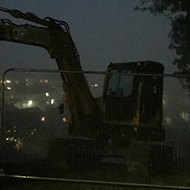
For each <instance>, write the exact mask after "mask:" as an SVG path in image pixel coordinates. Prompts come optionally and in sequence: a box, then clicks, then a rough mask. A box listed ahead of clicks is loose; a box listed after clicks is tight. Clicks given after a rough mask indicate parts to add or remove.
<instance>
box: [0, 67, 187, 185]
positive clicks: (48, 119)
mask: <svg viewBox="0 0 190 190" xmlns="http://www.w3.org/2000/svg"><path fill="white" fill-rule="evenodd" d="M75 74H81V73H75ZM105 74H106V73H104V72H84V75H85V76H86V78H87V81H88V84H89V88H90V91H91V93H92V94H93V96H94V97H95V99H96V101H97V102H98V105H100V108H101V109H100V110H103V113H104V112H105V111H106V109H107V111H108V112H109V113H111V111H110V110H112V111H113V113H112V116H111V117H109V119H105V118H103V121H104V124H99V125H98V124H97V121H98V122H99V120H98V116H97V117H96V118H95V119H93V120H94V122H95V125H94V123H93V122H91V121H89V119H88V118H87V119H88V120H85V119H86V118H85V117H84V118H83V116H84V115H79V116H80V117H82V118H79V119H80V122H81V121H83V120H85V123H88V124H89V123H90V125H91V126H89V128H90V130H89V128H87V127H88V126H87V127H86V128H84V129H83V131H82V132H78V131H80V130H79V129H80V128H79V129H77V127H76V126H77V125H79V124H78V123H77V122H76V121H75V123H74V122H73V123H74V124H73V123H71V124H70V123H69V122H70V120H71V119H72V118H71V115H70V111H69V109H68V108H67V107H66V106H65V108H64V112H63V110H62V107H61V106H60V105H63V103H64V101H65V92H64V91H63V90H62V89H63V87H62V80H61V77H60V72H59V71H54V70H33V69H10V70H8V71H6V72H5V74H4V76H3V85H2V86H3V87H2V97H1V98H2V106H1V112H2V114H1V116H2V118H1V124H2V125H1V168H2V169H3V171H4V173H2V174H1V175H2V177H3V181H4V185H6V189H8V184H10V183H9V181H13V184H14V181H15V179H20V180H19V182H18V181H16V184H17V185H18V187H20V188H21V187H22V188H21V189H23V187H24V188H28V187H29V184H31V182H29V181H32V183H36V185H35V187H37V184H41V185H42V186H44V188H46V189H48V188H50V189H51V188H53V187H51V185H50V182H53V185H55V183H56V185H55V187H54V188H59V187H63V186H62V184H64V187H65V189H68V188H70V189H72V188H73V189H77V188H79V185H81V189H96V188H99V189H106V188H108V187H109V189H110V188H113V189H114V188H116V189H119V188H120V189H125V188H135V189H142V188H145V189H146V188H147V189H164V188H165V189H189V188H190V175H189V172H190V161H189V160H190V159H189V158H190V155H189V154H190V148H189V143H190V136H189V134H190V128H189V124H190V110H189V105H190V100H189V91H188V89H187V88H184V84H188V83H186V82H187V81H188V80H187V79H188V76H186V77H182V76H178V77H177V76H174V75H154V76H143V77H147V78H148V81H150V79H151V78H156V77H158V78H161V79H163V81H164V82H163V84H164V85H163V89H162V88H160V85H162V84H160V83H159V85H158V84H156V85H158V89H157V90H155V84H152V86H151V87H152V89H153V94H154V95H155V94H156V93H157V92H158V91H159V90H160V91H161V92H162V93H161V94H160V95H159V94H157V95H158V97H160V98H161V107H159V105H157V104H158V103H159V99H156V101H152V99H151V98H150V96H148V97H147V96H145V97H146V98H145V99H146V100H142V97H143V94H142V93H143V91H142V93H141V92H140V89H143V87H141V88H140V87H138V89H139V90H137V92H136V93H137V94H136V95H135V97H136V104H135V103H134V104H132V105H130V104H131V102H132V100H131V99H130V101H128V106H127V108H126V109H125V108H122V106H123V105H124V103H125V102H124V101H123V100H124V99H122V100H121V99H117V101H116V100H115V99H113V98H110V99H109V98H108V96H107V94H106V93H108V90H107V91H106V93H103V88H104V87H106V85H105V86H104V87H103V84H104V78H105ZM131 76H133V77H134V76H136V75H135V74H131V75H128V77H129V78H130V77H131ZM137 76H139V77H142V76H140V75H137ZM150 77H151V78H150ZM152 82H155V81H152ZM139 84H140V82H139ZM142 84H144V86H145V84H146V83H145V82H144V83H142ZM147 84H148V83H147ZM182 84H183V85H182ZM139 86H140V85H139ZM128 88H129V86H128ZM118 89H119V88H118ZM138 93H139V94H138ZM79 96H80V94H79ZM133 97H134V96H133ZM107 100H109V101H107ZM86 101H88V100H86ZM106 101H107V104H106V103H105V102H106ZM110 101H116V103H117V104H116V105H114V102H110ZM126 101H127V100H126ZM143 101H144V102H148V104H147V106H146V105H145V103H144V104H142V102H143ZM138 103H139V104H138ZM154 104H156V106H155V105H154ZM118 105H119V107H118ZM108 106H114V108H111V107H108ZM140 106H141V108H140ZM129 107H130V109H129ZM152 107H153V108H154V109H153V110H152ZM147 108H148V111H147V113H149V114H148V115H149V116H150V115H152V120H151V119H149V121H145V119H147V118H148V117H149V116H146V117H147V118H145V112H146V109H147ZM80 109H82V107H80ZM155 109H157V112H156V111H155ZM138 110H140V111H138ZM131 112H132V113H131ZM123 113H128V114H133V115H130V117H129V118H128V120H127V121H124V120H122V119H120V120H121V121H122V122H120V120H119V119H118V118H121V117H120V116H121V114H123ZM117 115H119V116H117ZM137 115H138V117H139V118H136V120H135V121H134V120H133V119H132V120H130V118H133V117H137ZM139 115H140V116H139ZM104 116H105V114H104ZM141 116H142V117H141ZM127 117H128V116H127ZM125 118H126V117H125ZM160 119H161V120H162V123H161V126H164V129H165V130H164V139H163V140H157V141H154V139H153V140H150V138H147V139H146V138H141V135H143V136H145V137H146V134H148V133H150V131H149V129H146V126H145V124H143V126H141V129H142V131H141V129H140V133H138V135H136V134H137V132H138V131H139V129H138V128H137V127H134V126H133V123H132V122H137V123H138V122H139V123H149V126H151V128H153V129H154V128H156V127H157V125H159V120H160ZM90 120H91V118H90ZM96 120H97V121H96ZM129 120H130V122H129ZM110 121H111V122H112V123H114V122H115V123H114V125H111V127H110V123H109V122H110ZM124 122H126V123H127V122H128V123H127V124H126V125H123V123H124ZM151 122H152V123H151ZM129 123H130V125H129ZM72 124H73V125H74V126H72ZM120 125H122V127H121V128H120V127H119V126H120ZM94 126H97V128H98V130H96V129H95V130H94ZM126 126H127V127H128V128H129V126H130V127H131V126H132V127H131V128H130V129H129V130H126V128H127V127H126ZM143 127H144V128H143ZM144 129H146V133H145V134H144V132H143V130H144ZM93 130H94V131H93ZM73 131H77V132H78V133H76V134H75V133H73ZM86 131H88V133H86ZM153 132H154V133H156V134H157V133H159V132H160V131H153ZM154 133H151V134H154ZM89 134H93V135H89ZM97 134H100V137H101V138H100V137H98V138H97V136H98V135H97ZM107 134H109V135H107ZM71 136H72V137H71ZM154 137H155V136H154ZM102 139H104V140H105V141H103V140H102ZM23 181H24V182H23ZM34 181H35V182H34ZM44 181H46V183H44ZM9 188H10V189H11V188H12V186H11V187H9ZM30 188H31V187H30Z"/></svg>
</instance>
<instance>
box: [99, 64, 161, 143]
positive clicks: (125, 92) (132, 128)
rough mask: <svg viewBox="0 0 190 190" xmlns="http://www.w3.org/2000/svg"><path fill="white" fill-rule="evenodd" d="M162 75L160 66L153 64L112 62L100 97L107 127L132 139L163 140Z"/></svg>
mask: <svg viewBox="0 0 190 190" xmlns="http://www.w3.org/2000/svg"><path fill="white" fill-rule="evenodd" d="M163 72H164V67H163V65H162V64H160V63H157V62H153V61H144V62H130V63H111V64H110V65H109V66H108V68H107V75H106V78H105V84H104V94H103V109H104V123H105V125H107V128H110V127H111V128H112V131H118V130H119V131H120V133H122V134H127V135H128V136H130V137H131V138H132V137H134V138H137V139H141V140H150V139H151V140H155V141H163V140H164V129H163V126H162V94H163V77H162V75H161V74H163ZM113 128H114V130H113Z"/></svg>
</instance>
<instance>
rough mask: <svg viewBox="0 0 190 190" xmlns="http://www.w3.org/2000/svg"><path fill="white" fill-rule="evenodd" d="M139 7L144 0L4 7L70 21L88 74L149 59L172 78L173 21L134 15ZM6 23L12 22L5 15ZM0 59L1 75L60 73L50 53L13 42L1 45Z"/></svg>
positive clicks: (68, 0)
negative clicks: (23, 69) (26, 71)
mask: <svg viewBox="0 0 190 190" xmlns="http://www.w3.org/2000/svg"><path fill="white" fill-rule="evenodd" d="M138 3H139V0H127V1H126V0H101V1H100V0H99V1H97V0H32V1H22V0H17V1H15V0H9V1H2V2H1V3H0V6H1V7H5V8H8V9H19V10H21V11H22V12H32V13H34V14H36V15H37V16H39V17H41V18H44V17H47V16H49V17H53V18H56V19H58V20H64V21H66V22H67V23H68V24H69V26H70V30H71V34H72V37H73V40H74V42H75V44H76V46H77V49H78V51H79V54H80V57H81V64H82V67H83V69H84V70H96V71H99V70H101V71H102V70H103V71H104V70H105V69H106V67H107V65H108V64H109V63H110V62H130V61H144V60H148V59H149V60H153V61H158V62H161V63H163V64H164V66H165V68H166V72H167V73H171V72H173V71H174V70H175V67H174V66H173V65H172V61H173V59H174V58H175V57H176V54H175V52H174V51H171V50H169V49H168V46H169V38H168V33H169V31H170V29H171V27H170V21H169V20H168V19H166V18H165V17H163V16H156V17H155V16H153V15H151V14H149V13H148V12H144V13H142V12H140V11H134V7H135V6H136V5H138ZM3 18H9V19H10V18H11V17H10V16H9V15H8V14H7V13H4V12H0V19H3ZM11 19H12V18H11ZM12 21H14V22H16V23H18V22H20V21H18V20H16V19H12ZM22 23H24V22H22ZM0 59H1V64H0V71H1V73H2V71H4V70H6V69H8V68H10V67H27V68H43V69H44V68H47V69H57V67H56V63H55V61H54V60H51V59H50V58H49V54H48V53H47V52H46V50H44V49H42V48H37V47H31V46H27V45H21V44H14V43H10V42H3V41H2V42H1V45H0Z"/></svg>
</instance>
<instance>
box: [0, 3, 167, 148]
mask: <svg viewBox="0 0 190 190" xmlns="http://www.w3.org/2000/svg"><path fill="white" fill-rule="evenodd" d="M0 11H3V12H6V13H9V14H10V15H11V16H12V17H15V18H17V19H23V20H25V21H27V22H28V23H26V24H24V25H23V24H22V25H17V24H15V23H13V22H12V21H11V20H8V19H1V20H0V40H1V41H9V42H15V43H21V44H27V45H32V46H38V47H42V48H45V49H46V50H47V52H48V53H49V55H50V57H51V58H52V59H55V60H56V63H57V67H58V69H59V71H60V75H61V78H62V81H63V90H64V92H65V94H66V100H65V103H64V104H65V105H66V106H67V107H68V108H69V111H70V114H71V117H70V121H69V129H68V131H69V134H70V136H71V137H73V138H75V137H84V138H85V139H94V141H96V140H97V141H98V142H103V144H104V143H105V144H106V143H108V142H109V143H110V142H117V143H116V144H118V145H121V146H123V145H124V144H125V145H128V144H129V143H130V142H132V141H133V140H137V141H146V142H148V141H153V142H163V141H164V139H165V129H164V126H162V94H163V76H162V74H163V72H164V66H163V65H162V64H161V63H158V62H154V61H149V60H148V61H136V62H124V63H110V64H109V65H108V67H107V70H106V71H105V80H104V87H103V94H102V97H101V98H94V97H93V96H92V94H91V91H90V88H89V85H88V83H87V79H86V78H85V75H84V72H83V70H82V67H81V63H80V57H79V53H78V51H77V48H76V46H75V44H74V42H73V39H72V37H71V32H70V29H69V26H68V24H67V23H66V22H65V21H59V20H56V19H53V18H50V17H46V18H44V19H41V18H39V17H37V16H36V15H34V14H33V13H29V12H27V13H23V12H21V11H19V10H9V9H6V8H3V7H0ZM29 23H33V24H29ZM61 107H62V108H63V106H61ZM61 111H63V110H61ZM75 139H76V138H75ZM122 142H125V143H122ZM76 144H77V143H76Z"/></svg>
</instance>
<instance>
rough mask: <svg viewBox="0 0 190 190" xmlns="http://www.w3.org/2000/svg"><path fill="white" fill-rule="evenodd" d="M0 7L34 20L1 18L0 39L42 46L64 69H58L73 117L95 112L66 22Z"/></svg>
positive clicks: (5, 10) (15, 15)
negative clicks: (12, 20)
mask: <svg viewBox="0 0 190 190" xmlns="http://www.w3.org/2000/svg"><path fill="white" fill-rule="evenodd" d="M0 11H4V12H7V13H9V14H11V15H12V16H13V17H16V18H20V19H24V20H26V21H29V22H32V23H33V24H34V25H31V24H28V23H26V24H25V25H16V24H15V23H13V22H11V21H10V20H7V19H2V20H0V40H2V41H10V42H16V43H22V44H28V45H33V46H38V47H42V48H45V49H46V50H47V51H48V53H49V54H50V57H51V58H53V59H55V60H56V63H57V66H58V69H59V70H61V71H65V72H61V77H62V80H63V89H64V91H65V93H66V104H67V106H68V108H69V109H70V112H71V114H72V116H73V117H75V118H76V119H77V118H78V117H79V115H80V114H82V115H91V114H92V113H93V112H95V110H96V109H97V105H96V103H95V100H94V98H93V97H92V95H91V92H90V89H89V87H88V83H87V80H86V78H85V76H84V74H83V73H82V67H81V64H80V58H79V54H78V52H77V49H76V46H75V44H74V42H73V40H72V38H71V35H70V31H69V27H68V25H67V23H66V22H64V21H58V20H55V19H52V18H49V17H47V18H45V19H41V18H39V17H37V16H35V15H34V14H33V13H23V12H21V11H19V10H8V9H5V8H2V7H0ZM76 71H77V73H76Z"/></svg>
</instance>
